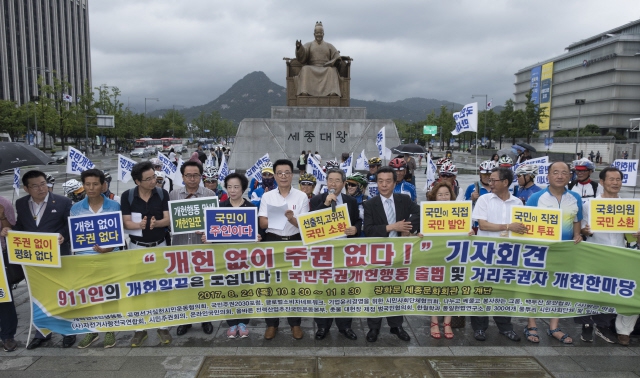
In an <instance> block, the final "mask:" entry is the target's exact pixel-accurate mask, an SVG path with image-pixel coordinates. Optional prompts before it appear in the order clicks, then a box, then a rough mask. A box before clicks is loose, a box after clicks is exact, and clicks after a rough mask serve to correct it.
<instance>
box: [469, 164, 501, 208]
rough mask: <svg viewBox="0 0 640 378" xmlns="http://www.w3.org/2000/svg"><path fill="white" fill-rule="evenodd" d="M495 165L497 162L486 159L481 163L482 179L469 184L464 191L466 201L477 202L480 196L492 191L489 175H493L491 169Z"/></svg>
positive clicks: (480, 173)
mask: <svg viewBox="0 0 640 378" xmlns="http://www.w3.org/2000/svg"><path fill="white" fill-rule="evenodd" d="M495 167H496V163H495V162H493V161H491V160H485V161H483V162H482V163H480V166H479V167H478V172H479V175H480V181H476V182H475V183H474V184H471V185H469V186H467V190H466V191H465V192H464V199H465V201H473V203H475V202H476V201H477V200H478V197H480V196H481V195H483V194H487V193H489V192H490V191H491V187H490V186H489V176H491V170H492V169H493V168H495Z"/></svg>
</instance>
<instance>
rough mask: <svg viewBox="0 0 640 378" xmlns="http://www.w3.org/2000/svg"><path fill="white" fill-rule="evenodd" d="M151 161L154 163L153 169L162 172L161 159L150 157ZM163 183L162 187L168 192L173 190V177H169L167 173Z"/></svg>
mask: <svg viewBox="0 0 640 378" xmlns="http://www.w3.org/2000/svg"><path fill="white" fill-rule="evenodd" d="M149 161H150V162H151V164H153V169H154V170H155V171H156V172H162V162H161V161H160V159H158V158H152V159H149ZM162 185H163V186H162V189H164V190H166V191H167V193H171V191H172V190H173V180H172V179H171V177H167V176H166V175H165V176H164V183H163V184H162Z"/></svg>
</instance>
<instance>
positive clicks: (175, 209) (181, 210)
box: [169, 197, 218, 235]
mask: <svg viewBox="0 0 640 378" xmlns="http://www.w3.org/2000/svg"><path fill="white" fill-rule="evenodd" d="M214 207H218V197H202V198H189V199H183V200H175V201H169V218H170V219H171V233H172V234H173V235H180V234H190V233H192V232H196V231H204V228H205V222H204V213H205V210H206V209H209V208H214Z"/></svg>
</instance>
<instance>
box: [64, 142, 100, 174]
mask: <svg viewBox="0 0 640 378" xmlns="http://www.w3.org/2000/svg"><path fill="white" fill-rule="evenodd" d="M95 167H96V165H95V164H93V162H92V161H91V160H89V158H88V157H86V156H85V155H84V154H83V153H82V152H80V150H76V149H75V148H73V147H69V155H68V156H67V173H71V174H74V175H79V174H81V173H82V172H84V171H86V170H87V169H91V168H95Z"/></svg>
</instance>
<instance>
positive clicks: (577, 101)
mask: <svg viewBox="0 0 640 378" xmlns="http://www.w3.org/2000/svg"><path fill="white" fill-rule="evenodd" d="M585 101H586V100H585V99H584V98H579V99H576V105H578V131H577V132H576V157H577V156H578V138H580V109H582V105H584V103H585ZM580 158H582V156H580Z"/></svg>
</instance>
